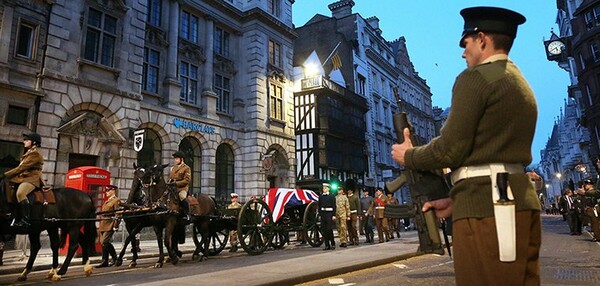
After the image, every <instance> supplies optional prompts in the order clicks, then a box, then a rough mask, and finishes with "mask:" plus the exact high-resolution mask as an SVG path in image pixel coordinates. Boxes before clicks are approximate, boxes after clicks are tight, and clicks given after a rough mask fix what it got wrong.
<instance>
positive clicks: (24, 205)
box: [12, 199, 31, 229]
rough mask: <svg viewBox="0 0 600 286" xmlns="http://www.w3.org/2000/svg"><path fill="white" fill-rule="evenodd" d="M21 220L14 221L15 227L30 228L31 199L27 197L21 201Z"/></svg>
mask: <svg viewBox="0 0 600 286" xmlns="http://www.w3.org/2000/svg"><path fill="white" fill-rule="evenodd" d="M19 213H20V216H19V217H20V220H18V221H15V222H14V223H13V225H12V226H13V227H16V228H20V229H29V227H30V226H31V225H30V224H29V200H28V199H25V200H23V201H22V202H20V203H19Z"/></svg>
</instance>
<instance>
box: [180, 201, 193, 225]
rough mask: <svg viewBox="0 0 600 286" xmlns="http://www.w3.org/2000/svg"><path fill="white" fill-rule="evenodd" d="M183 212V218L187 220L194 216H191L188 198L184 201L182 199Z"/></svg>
mask: <svg viewBox="0 0 600 286" xmlns="http://www.w3.org/2000/svg"><path fill="white" fill-rule="evenodd" d="M181 206H182V208H181V213H182V215H183V219H184V220H187V221H191V220H192V217H191V216H190V203H189V202H188V200H187V198H186V199H185V200H183V201H181Z"/></svg>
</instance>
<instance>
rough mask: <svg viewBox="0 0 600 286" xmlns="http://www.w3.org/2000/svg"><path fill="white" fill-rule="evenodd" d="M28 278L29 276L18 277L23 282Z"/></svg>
mask: <svg viewBox="0 0 600 286" xmlns="http://www.w3.org/2000/svg"><path fill="white" fill-rule="evenodd" d="M26 280H27V276H19V277H18V278H17V281H19V282H22V281H26Z"/></svg>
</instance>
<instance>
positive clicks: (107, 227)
mask: <svg viewBox="0 0 600 286" xmlns="http://www.w3.org/2000/svg"><path fill="white" fill-rule="evenodd" d="M117 190H118V187H117V186H113V185H107V186H105V187H104V195H105V197H106V198H107V199H106V201H105V202H104V204H103V205H102V212H106V215H105V216H103V217H102V220H101V221H100V226H99V227H98V231H99V232H100V243H101V244H102V262H101V263H100V264H99V265H98V266H96V268H102V267H107V266H112V265H113V264H114V263H115V261H117V252H116V251H115V247H114V246H113V245H112V243H111V240H112V236H113V234H114V233H115V231H117V229H119V223H120V220H119V219H115V218H114V215H115V213H114V212H112V211H116V210H118V209H119V207H120V206H121V201H120V200H119V197H118V196H117V194H116V192H117ZM109 254H110V256H111V257H112V261H111V262H110V263H109V262H108V255H109Z"/></svg>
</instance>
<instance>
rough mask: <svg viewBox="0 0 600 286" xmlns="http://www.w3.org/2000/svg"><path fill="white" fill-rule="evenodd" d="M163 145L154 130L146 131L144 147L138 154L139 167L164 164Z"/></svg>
mask: <svg viewBox="0 0 600 286" xmlns="http://www.w3.org/2000/svg"><path fill="white" fill-rule="evenodd" d="M161 153H162V143H161V142H160V137H158V134H156V132H155V131H154V130H152V129H145V130H144V146H143V147H142V150H140V152H137V163H138V166H142V167H146V168H147V167H151V166H154V165H155V164H158V163H160V162H162V158H161V155H160V154H161Z"/></svg>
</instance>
